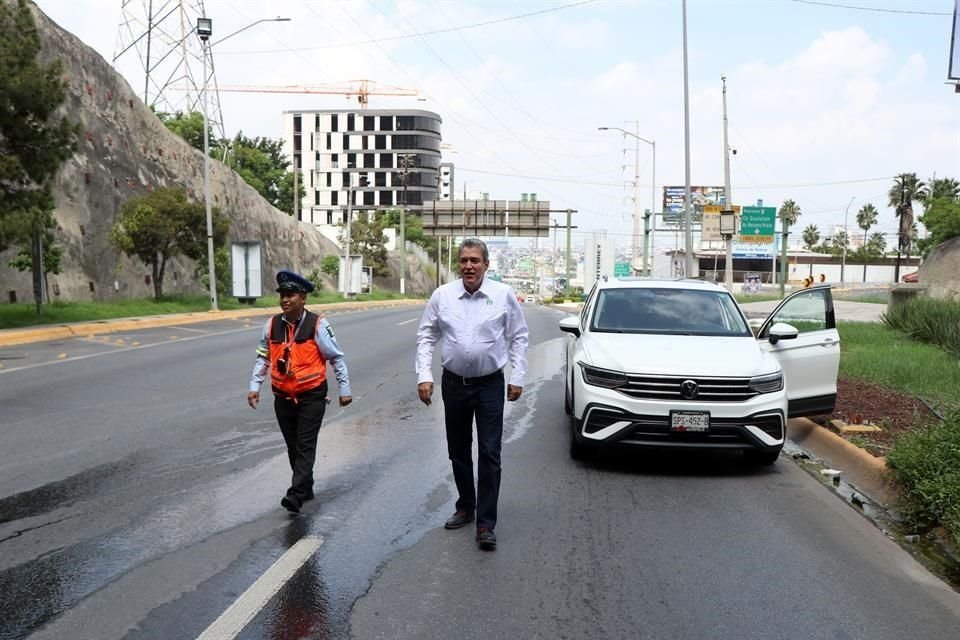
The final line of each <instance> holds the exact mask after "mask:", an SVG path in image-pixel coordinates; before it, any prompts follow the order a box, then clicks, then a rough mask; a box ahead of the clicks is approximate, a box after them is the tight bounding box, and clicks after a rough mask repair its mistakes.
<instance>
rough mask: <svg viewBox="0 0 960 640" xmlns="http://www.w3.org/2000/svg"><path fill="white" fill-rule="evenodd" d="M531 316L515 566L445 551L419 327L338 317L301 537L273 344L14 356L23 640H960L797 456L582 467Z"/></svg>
mask: <svg viewBox="0 0 960 640" xmlns="http://www.w3.org/2000/svg"><path fill="white" fill-rule="evenodd" d="M525 306H526V305H525ZM526 312H527V316H528V320H529V322H530V326H531V338H532V340H531V343H532V348H531V352H530V361H531V367H530V375H529V377H528V382H527V385H526V388H525V392H524V396H523V397H522V398H521V400H520V401H519V402H517V403H515V404H511V405H509V414H508V417H507V427H506V433H505V445H504V453H503V467H504V480H503V487H502V496H501V503H500V522H499V524H498V527H497V533H498V537H499V539H500V548H499V549H498V550H497V551H496V552H495V553H484V552H480V551H478V550H477V549H476V546H475V544H474V542H473V539H472V532H471V531H469V530H468V529H463V530H459V531H454V532H448V531H445V530H443V529H442V526H441V525H442V522H443V520H444V519H445V518H446V516H447V515H449V513H450V511H452V504H453V501H454V498H455V496H454V489H453V482H452V477H451V474H450V471H449V463H448V461H447V460H446V453H445V445H444V441H443V427H442V408H441V406H440V403H439V402H436V403H434V405H433V406H431V407H429V408H427V407H424V406H423V405H421V404H420V403H419V402H417V401H416V398H415V378H414V375H413V373H412V371H411V370H412V365H413V342H414V334H415V330H416V319H417V318H418V317H419V313H420V308H406V309H394V310H377V311H365V312H353V313H343V314H338V315H335V316H331V322H332V323H333V326H334V328H335V330H336V331H337V334H338V338H339V340H340V341H341V344H342V345H343V347H344V348H345V350H346V352H347V357H348V364H349V366H350V370H351V378H352V382H353V386H354V397H355V403H354V405H352V406H351V407H348V408H347V409H345V410H341V409H340V408H339V407H337V406H336V404H335V403H334V404H332V405H330V408H329V410H328V414H327V419H326V421H325V426H324V429H323V430H322V431H321V435H320V455H319V457H318V464H317V474H316V475H317V485H316V489H317V494H318V498H317V500H316V501H315V502H313V503H311V504H310V506H309V507H308V508H307V509H306V510H305V512H304V514H302V515H301V516H299V517H291V516H289V515H287V514H286V512H284V511H283V510H282V509H280V507H279V504H278V501H279V498H280V497H281V496H282V494H283V491H284V490H285V488H286V484H287V482H288V481H289V470H288V467H287V464H286V459H285V453H284V451H283V446H282V440H281V438H280V435H279V433H278V430H277V428H276V425H275V423H274V419H273V415H272V410H271V407H270V406H269V403H265V404H264V405H261V408H260V410H258V411H256V412H254V411H252V410H250V409H249V408H247V407H246V404H245V400H244V395H245V388H246V380H247V377H248V374H249V370H250V366H251V364H252V360H253V348H254V346H255V343H256V341H257V337H258V332H259V330H260V323H259V321H252V322H251V321H243V320H230V321H218V322H211V323H204V324H198V325H190V326H189V327H174V328H170V327H167V328H164V329H156V330H142V331H138V332H135V333H131V334H128V335H122V336H121V335H112V336H109V337H102V338H99V339H74V340H70V341H65V342H62V343H59V344H54V343H45V344H37V345H25V346H23V347H14V348H9V349H5V350H4V353H2V354H0V358H3V363H4V369H2V370H0V407H2V411H0V594H3V595H2V598H0V639H4V640H5V639H8V638H22V637H27V636H30V637H36V638H70V639H83V638H91V639H92V638H96V639H98V640H108V639H112V638H131V639H132V638H164V639H167V638H173V639H176V638H196V637H198V636H201V634H203V633H204V632H205V630H208V629H219V628H220V627H217V626H216V625H217V624H219V623H221V622H224V620H227V622H229V621H231V620H232V622H233V623H234V626H235V627H236V628H237V629H242V631H239V633H238V634H236V637H240V638H247V639H253V638H271V639H274V638H276V639H280V638H283V639H286V638H346V637H354V638H358V639H366V638H441V637H444V638H445V637H450V636H453V637H458V638H486V639H494V638H738V639H740V638H796V637H804V638H871V639H877V638H879V639H882V638H902V637H917V638H955V637H956V629H957V628H960V626H958V623H960V597H958V596H957V594H955V593H954V592H952V591H951V590H950V589H949V588H947V587H946V586H945V585H943V584H942V583H940V582H939V581H937V580H936V579H935V578H933V577H932V576H931V575H930V574H928V573H927V572H926V571H925V570H923V569H922V568H921V567H920V566H919V565H917V564H916V563H915V562H914V561H913V560H912V559H910V558H909V556H907V555H906V554H905V553H903V552H902V551H901V550H900V549H899V548H898V547H896V546H895V545H894V544H893V543H892V542H890V541H889V540H888V539H887V538H886V537H885V536H884V535H883V534H882V533H881V532H880V531H878V530H876V529H875V528H873V526H872V525H871V524H869V523H868V522H867V521H866V520H865V519H863V518H862V517H861V516H860V515H858V514H857V513H856V512H854V511H852V510H851V509H850V508H849V507H848V506H846V505H845V504H844V503H843V502H842V501H841V500H839V499H837V497H835V496H834V495H832V494H831V493H830V492H829V491H827V490H826V489H824V488H823V487H822V486H821V485H820V484H819V483H818V482H817V481H816V480H815V479H813V478H811V477H809V476H808V475H807V474H806V473H805V472H804V471H802V470H800V469H799V468H798V467H796V466H795V465H794V464H793V463H792V462H791V461H790V460H788V459H786V458H784V459H782V460H781V461H780V462H779V463H778V464H777V465H775V466H774V467H773V468H772V469H770V470H756V469H752V468H750V467H746V466H744V465H742V464H741V463H740V461H739V460H738V459H737V458H736V457H735V456H716V457H711V456H683V457H657V458H651V457H648V456H639V457H637V456H630V457H625V456H615V457H611V458H609V459H605V460H603V461H601V462H597V463H592V464H586V465H585V464H580V463H574V462H573V461H571V460H570V459H569V458H568V456H567V453H566V444H567V438H566V432H565V428H566V420H565V417H564V415H563V411H562V385H561V382H560V376H559V374H560V368H561V362H562V350H561V345H562V340H564V339H566V338H565V337H561V334H559V332H558V331H557V330H556V321H557V319H559V317H560V314H559V313H558V312H556V311H551V310H548V309H543V308H540V307H533V306H526ZM334 386H335V385H334ZM331 395H332V396H334V395H335V393H334V392H332V393H331ZM305 543H306V544H307V545H308V546H307V547H304V546H303V545H304V544H305ZM304 549H306V552H303V550H304ZM298 552H301V553H300V555H301V559H302V564H295V565H293V566H292V569H291V570H290V571H289V572H288V574H286V575H284V576H283V577H282V578H276V575H277V574H276V573H275V570H276V569H277V567H280V569H281V572H282V569H283V566H281V565H284V563H285V562H287V561H288V560H289V559H290V558H291V557H292V556H296V555H297V553H298ZM264 585H266V586H264ZM264 589H266V591H264ZM261 592H265V593H266V595H265V596H264V598H263V600H262V601H263V603H264V604H263V606H262V607H261V606H253V605H250V600H248V596H250V594H251V593H261ZM238 620H239V622H237V621H238ZM208 634H210V635H207V636H204V637H213V635H214V634H213V631H209V632H208ZM219 637H234V634H232V633H230V634H224V635H221V636H219Z"/></svg>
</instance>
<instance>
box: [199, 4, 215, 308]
mask: <svg viewBox="0 0 960 640" xmlns="http://www.w3.org/2000/svg"><path fill="white" fill-rule="evenodd" d="M202 20H205V18H198V20H197V27H198V29H197V30H198V32H199V33H200V43H201V48H202V49H203V202H204V206H205V208H206V213H207V278H208V279H209V280H210V311H219V310H220V309H219V308H218V307H217V269H216V265H215V264H214V260H213V213H212V206H213V205H212V204H211V196H210V123H209V120H208V117H207V94H208V93H209V90H208V89H209V87H208V86H207V56H208V55H209V52H210V45H209V44H208V42H207V40H208V39H209V38H210V36H211V35H213V33H212V32H213V28H212V27H210V28H209V30H206V31H200V29H199V27H200V26H201V22H200V21H202ZM206 24H207V25H208V26H209V25H211V24H212V23H209V22H208V23H206Z"/></svg>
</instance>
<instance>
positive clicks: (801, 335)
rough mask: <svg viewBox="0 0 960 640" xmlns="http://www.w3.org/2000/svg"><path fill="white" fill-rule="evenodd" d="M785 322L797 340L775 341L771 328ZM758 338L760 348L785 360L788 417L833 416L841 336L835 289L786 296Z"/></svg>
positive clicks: (761, 329)
mask: <svg viewBox="0 0 960 640" xmlns="http://www.w3.org/2000/svg"><path fill="white" fill-rule="evenodd" d="M780 323H783V324H787V325H790V326H791V327H794V328H796V330H797V334H796V337H790V338H783V339H779V340H777V339H776V337H774V339H773V340H771V337H770V334H771V329H772V328H773V327H774V325H778V324H780ZM774 333H777V332H776V331H774ZM757 339H758V340H760V346H761V348H763V349H764V350H766V351H767V352H769V353H770V354H771V355H773V356H774V357H775V358H776V359H777V360H779V361H780V366H781V368H782V369H783V377H784V384H785V385H786V388H787V400H788V413H789V417H791V418H795V417H798V416H809V415H817V414H821V413H831V412H833V408H834V406H835V404H836V401H837V372H838V370H839V369H840V334H839V333H838V332H837V322H836V317H835V315H834V310H833V296H832V295H831V293H830V287H815V288H812V289H803V290H801V291H797V292H796V293H793V294H791V295H789V296H787V297H786V298H785V299H784V300H783V301H782V302H781V303H780V304H779V305H778V306H777V308H776V309H775V310H774V311H773V313H772V314H770V316H769V317H768V318H767V319H766V321H765V322H764V323H763V325H762V326H761V327H760V331H759V332H758V333H757Z"/></svg>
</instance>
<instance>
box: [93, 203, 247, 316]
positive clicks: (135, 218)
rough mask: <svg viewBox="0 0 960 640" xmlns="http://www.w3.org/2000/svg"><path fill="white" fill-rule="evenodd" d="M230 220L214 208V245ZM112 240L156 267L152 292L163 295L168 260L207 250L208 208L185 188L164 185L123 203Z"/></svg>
mask: <svg viewBox="0 0 960 640" xmlns="http://www.w3.org/2000/svg"><path fill="white" fill-rule="evenodd" d="M229 226H230V224H229V221H228V220H227V219H226V217H224V216H222V215H221V214H220V211H219V210H218V209H216V208H214V209H213V242H214V246H216V247H220V246H223V244H224V242H225V240H226V236H227V231H228V228H229ZM110 241H111V242H112V243H113V244H114V246H116V247H117V248H118V249H120V250H121V251H123V252H124V253H125V254H126V255H128V256H136V257H138V258H140V260H141V261H142V262H143V263H144V264H146V265H149V266H150V267H152V269H153V292H154V297H155V298H156V299H157V300H159V299H160V298H161V297H162V296H163V276H164V271H165V269H166V266H167V261H168V260H169V259H170V258H172V257H175V256H178V255H185V256H187V257H188V258H190V259H192V260H200V259H201V258H203V257H205V256H206V252H207V222H206V209H205V207H204V205H203V203H201V202H190V201H189V200H187V193H186V191H184V190H183V189H182V188H173V187H163V188H160V189H157V190H156V191H153V192H152V193H149V194H147V195H145V196H140V197H136V198H131V199H129V200H127V201H126V202H124V203H123V206H121V207H120V215H119V216H118V218H117V222H116V224H115V225H114V226H113V230H112V231H111V233H110Z"/></svg>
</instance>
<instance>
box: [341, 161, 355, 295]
mask: <svg viewBox="0 0 960 640" xmlns="http://www.w3.org/2000/svg"><path fill="white" fill-rule="evenodd" d="M348 169H349V167H348ZM347 180H348V182H347V224H346V237H345V239H344V242H343V297H344V298H349V297H350V222H351V221H352V219H353V195H354V190H353V173H351V172H350V171H349V170H348V171H347Z"/></svg>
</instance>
